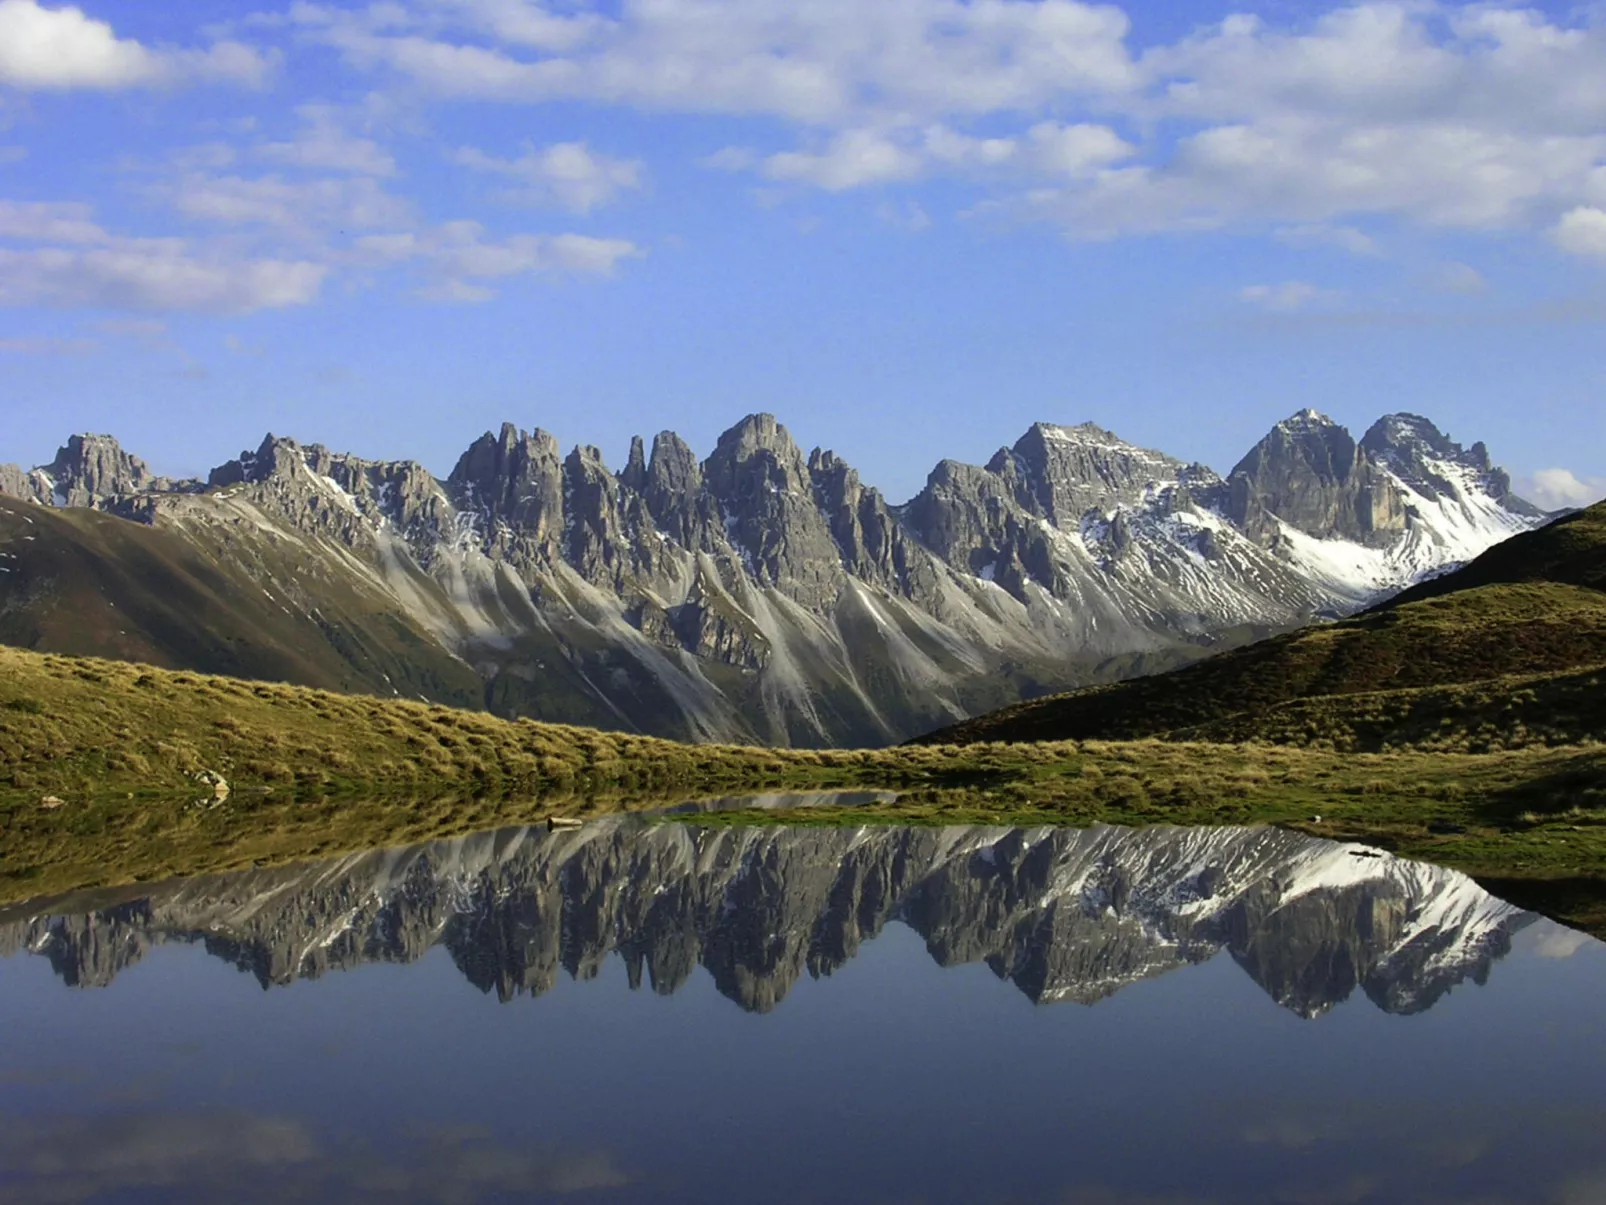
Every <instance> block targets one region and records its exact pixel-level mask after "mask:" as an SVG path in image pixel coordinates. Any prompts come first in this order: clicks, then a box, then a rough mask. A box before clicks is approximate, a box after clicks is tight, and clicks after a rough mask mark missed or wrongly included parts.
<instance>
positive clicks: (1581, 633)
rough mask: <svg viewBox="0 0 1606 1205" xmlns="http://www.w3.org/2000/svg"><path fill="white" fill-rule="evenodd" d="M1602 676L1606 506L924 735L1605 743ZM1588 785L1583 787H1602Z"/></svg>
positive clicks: (1457, 744)
mask: <svg viewBox="0 0 1606 1205" xmlns="http://www.w3.org/2000/svg"><path fill="white" fill-rule="evenodd" d="M1603 671H1606V503H1596V504H1595V505H1594V506H1591V507H1588V508H1586V509H1583V510H1577V511H1573V512H1570V513H1569V514H1566V515H1563V516H1562V517H1560V518H1558V519H1556V520H1555V521H1553V522H1551V523H1549V524H1547V525H1546V526H1544V527H1542V528H1540V529H1538V530H1536V531H1529V532H1523V533H1520V534H1518V535H1515V536H1513V537H1511V538H1510V539H1509V540H1505V541H1503V542H1502V543H1500V544H1498V545H1496V546H1494V547H1492V548H1490V549H1489V550H1488V551H1487V552H1485V553H1484V554H1483V555H1482V556H1479V557H1477V558H1476V559H1474V560H1473V561H1471V562H1470V563H1469V564H1467V565H1464V566H1462V567H1461V568H1459V569H1455V570H1452V571H1450V572H1447V573H1444V574H1442V575H1440V576H1437V577H1434V578H1431V579H1429V580H1427V581H1423V582H1420V583H1418V584H1416V585H1414V586H1412V587H1410V588H1408V589H1406V590H1403V591H1401V592H1400V593H1398V594H1395V595H1394V596H1393V597H1391V598H1389V599H1387V600H1386V601H1385V602H1383V603H1380V604H1378V605H1377V606H1375V607H1373V608H1371V609H1369V610H1368V611H1366V612H1364V613H1362V614H1360V615H1357V616H1353V617H1351V618H1349V619H1345V620H1341V621H1339V622H1337V623H1331V624H1323V625H1319V626H1313V627H1308V628H1304V629H1301V630H1299V631H1296V632H1291V633H1287V634H1285V635H1281V636H1276V637H1273V638H1271V639H1269V640H1264V641H1261V642H1260V643H1258V644H1254V645H1251V646H1249V647H1247V648H1240V649H1232V650H1230V651H1227V652H1224V653H1222V654H1221V655H1220V656H1218V657H1212V658H1210V659H1209V660H1206V661H1203V662H1200V663H1198V664H1195V665H1190V666H1187V667H1185V668H1182V669H1178V670H1174V671H1171V672H1169V673H1162V674H1156V675H1154V676H1152V677H1147V678H1140V679H1134V680H1130V681H1126V682H1120V683H1115V684H1113V685H1108V686H1096V687H1088V688H1085V689H1083V690H1080V691H1073V692H1070V693H1067V694H1063V695H1051V696H1048V697H1046V698H1041V699H1033V700H1030V701H1028V702H1024V703H1018V704H1016V705H1014V706H1012V707H1008V708H1004V709H1001V710H999V711H996V712H992V713H989V714H987V715H984V716H978V717H974V718H972V719H969V720H965V721H962V722H960V723H959V724H956V725H953V726H950V727H948V728H944V729H939V730H937V731H935V732H931V733H927V734H925V735H924V736H922V737H919V738H916V739H917V740H921V741H927V742H931V743H937V744H942V743H960V744H964V743H971V742H976V741H1042V740H1087V739H1104V740H1138V739H1146V738H1155V737H1160V738H1168V739H1180V740H1204V741H1225V742H1230V743H1237V742H1240V741H1249V740H1253V741H1271V742H1274V743H1277V744H1317V743H1321V744H1326V745H1329V746H1336V747H1338V748H1342V749H1348V750H1367V751H1373V752H1376V751H1379V750H1382V749H1386V748H1390V747H1402V746H1406V745H1409V746H1412V747H1414V748H1417V749H1438V750H1447V751H1460V752H1467V751H1472V752H1487V751H1489V750H1491V749H1500V748H1517V747H1521V746H1525V745H1594V744H1595V743H1597V742H1599V740H1600V739H1601V736H1602V734H1603V733H1606V706H1603V701H1602V696H1601V692H1600V681H1601V675H1602V673H1603ZM1587 779H1588V776H1587V775H1586V776H1585V781H1584V782H1583V783H1581V784H1578V785H1580V786H1590V787H1592V788H1593V784H1590V783H1588V781H1587ZM1563 787H1564V784H1562V783H1554V784H1552V794H1554V795H1556V796H1557V797H1560V795H1561V792H1562V790H1563ZM1598 794H1599V792H1598V790H1596V797H1598Z"/></svg>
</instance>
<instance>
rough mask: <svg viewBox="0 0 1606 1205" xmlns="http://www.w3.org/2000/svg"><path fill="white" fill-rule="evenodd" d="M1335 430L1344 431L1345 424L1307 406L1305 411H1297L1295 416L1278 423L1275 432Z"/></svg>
mask: <svg viewBox="0 0 1606 1205" xmlns="http://www.w3.org/2000/svg"><path fill="white" fill-rule="evenodd" d="M1333 429H1337V430H1340V431H1342V430H1343V429H1344V427H1343V424H1341V423H1339V422H1338V421H1337V420H1336V419H1333V418H1330V417H1328V416H1327V415H1325V414H1323V413H1322V412H1321V411H1320V410H1316V409H1314V408H1312V407H1310V406H1306V407H1305V408H1304V409H1303V410H1299V411H1296V412H1295V413H1293V414H1290V415H1289V416H1288V417H1287V418H1285V419H1283V421H1282V422H1280V423H1278V424H1277V426H1276V427H1275V428H1274V430H1278V431H1310V430H1333Z"/></svg>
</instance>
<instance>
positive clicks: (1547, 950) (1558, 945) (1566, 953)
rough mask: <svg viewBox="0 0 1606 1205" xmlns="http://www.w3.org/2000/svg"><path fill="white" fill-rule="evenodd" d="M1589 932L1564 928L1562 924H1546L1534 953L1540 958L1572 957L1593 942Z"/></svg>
mask: <svg viewBox="0 0 1606 1205" xmlns="http://www.w3.org/2000/svg"><path fill="white" fill-rule="evenodd" d="M1593 940H1594V939H1593V938H1591V937H1590V936H1589V934H1587V933H1580V932H1578V931H1577V930H1576V929H1564V928H1562V927H1561V926H1560V925H1546V926H1545V931H1544V933H1543V935H1542V936H1541V937H1540V938H1539V940H1538V941H1537V942H1535V943H1534V953H1535V954H1537V955H1538V956H1539V957H1540V958H1550V959H1555V960H1561V959H1566V958H1571V957H1572V956H1573V955H1574V954H1576V953H1578V951H1579V950H1582V949H1583V948H1584V947H1585V946H1588V945H1591V944H1592V943H1593Z"/></svg>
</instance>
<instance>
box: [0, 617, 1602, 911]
mask: <svg viewBox="0 0 1606 1205" xmlns="http://www.w3.org/2000/svg"><path fill="white" fill-rule="evenodd" d="M208 771H210V772H215V773H217V774H221V775H222V776H223V777H225V778H226V779H227V780H228V781H229V783H230V784H231V786H232V788H233V789H232V792H231V793H230V794H229V796H228V797H227V798H226V799H225V800H223V801H222V802H221V803H220V802H218V801H217V800H216V798H215V792H214V790H213V788H212V787H211V786H210V785H209V784H207V783H204V782H201V781H198V780H197V778H196V777H195V776H196V775H198V774H202V773H204V772H208ZM833 787H842V788H848V787H879V788H888V789H893V790H896V791H899V792H901V795H900V797H899V799H898V800H897V802H896V803H893V804H887V805H881V806H878V807H874V808H870V809H867V810H864V811H861V812H854V813H841V812H834V811H823V812H822V811H820V810H813V811H804V812H800V813H798V814H796V815H795V816H791V817H784V816H777V815H776V814H775V813H773V812H770V813H765V814H764V816H763V821H764V822H765V823H774V822H775V821H776V820H778V819H789V820H791V821H793V822H803V823H822V822H824V823H988V824H1020V825H1030V824H1045V823H1047V824H1075V825H1087V824H1092V823H1097V822H1109V823H1126V824H1151V823H1174V824H1243V823H1255V822H1266V823H1277V824H1283V825H1287V826H1290V827H1294V828H1298V829H1301V830H1303V831H1307V832H1311V833H1316V834H1319V835H1322V836H1328V837H1340V838H1355V839H1361V840H1367V841H1370V842H1372V843H1374V844H1380V845H1384V846H1387V847H1390V848H1394V849H1397V850H1399V851H1400V852H1402V853H1406V854H1409V855H1412V856H1417V857H1426V858H1429V859H1432V860H1435V861H1439V862H1442V863H1444V864H1446V865H1451V866H1456V867H1459V868H1461V869H1464V870H1468V871H1470V872H1473V873H1477V874H1480V875H1484V876H1489V877H1495V878H1500V879H1501V880H1502V881H1505V880H1508V879H1509V880H1511V881H1512V882H1520V883H1522V884H1527V887H1526V888H1524V890H1531V891H1534V892H1540V893H1542V891H1543V890H1547V889H1548V888H1543V887H1542V886H1536V884H1543V883H1555V882H1562V883H1564V884H1573V885H1574V887H1576V890H1574V888H1573V887H1569V888H1568V889H1569V890H1570V891H1573V895H1572V896H1570V897H1569V898H1570V899H1572V901H1573V902H1571V903H1569V904H1568V905H1567V908H1568V909H1570V911H1565V912H1558V915H1563V916H1565V917H1567V918H1569V919H1572V920H1580V919H1581V918H1582V919H1586V920H1587V918H1588V917H1589V916H1590V915H1591V913H1590V911H1589V910H1590V909H1591V908H1595V907H1597V906H1598V902H1599V900H1600V899H1601V898H1602V891H1601V888H1600V884H1601V883H1603V882H1606V749H1603V748H1601V747H1600V746H1591V747H1585V748H1566V749H1547V748H1540V747H1534V748H1529V749H1520V750H1508V751H1504V752H1496V753H1488V754H1482V755H1472V754H1464V753H1425V752H1420V751H1401V752H1394V753H1388V754H1376V755H1367V754H1344V753H1337V752H1332V751H1327V750H1317V749H1300V748H1279V747H1273V746H1266V745H1261V746H1244V745H1229V744H1198V743H1194V744H1186V743H1168V742H1160V741H1140V742H1133V743H1128V744H1112V743H1105V742H1080V743H1076V742H1063V743H1050V744H1040V745H999V744H976V745H969V746H957V745H950V746H924V747H918V748H903V749H882V750H861V751H854V750H834V751H825V752H820V751H799V750H774V749H764V748H758V747H732V746H706V745H704V746H696V745H682V744H676V743H673V742H668V741H660V740H654V739H651V738H645V737H637V736H630V735H626V734H621V733H607V732H599V731H594V730H590V729H582V728H569V727H562V726H557V725H547V724H538V723H535V722H532V721H528V720H524V721H505V720H499V719H496V718H494V717H492V716H489V715H486V714H484V713H479V712H471V711H460V710H454V709H451V708H446V707H440V706H428V705H425V704H421V703H410V702H405V701H401V700H381V699H376V698H369V697H363V696H351V695H341V694H335V693H331V692H326V691H317V690H309V689H304V688H299V687H290V686H276V685H267V684H262V683H252V682H245V681H238V680H233V679H227V678H216V677H208V676H204V675H198V674H192V673H182V672H181V673H174V672H170V671H165V670H161V669H157V668H152V667H141V666H135V665H127V664H123V663H119V662H110V661H100V660H91V659H80V658H73V657H63V656H51V655H40V654H35V653H29V652H24V651H20V650H15V649H0V900H11V899H20V898H25V897H30V896H35V895H41V894H46V893H49V892H54V891H63V890H69V889H74V888H78V887H90V886H100V885H109V884H115V883H122V882H129V881H132V880H149V879H154V878H160V877H166V876H172V875H178V874H189V873H199V872H202V871H212V870H223V869H229V868H233V867H240V866H249V865H252V864H254V863H258V862H272V861H282V860H287V859H293V858H302V857H311V856H315V855H321V854H328V853H334V852H340V851H346V850H354V849H362V848H369V847H373V846H378V845H391V844H398V843H404V842H410V841H417V840H424V839H428V838H431V837H435V836H442V835H448V834H453V833H462V832H468V831H473V830H476V829H484V828H491V827H496V826H498V825H503V824H511V823H522V822H533V821H539V820H541V819H542V818H544V817H547V816H550V815H552V814H553V813H562V814H565V815H570V816H578V815H586V814H595V813H598V812H602V811H606V810H615V809H619V808H632V807H647V806H651V807H661V806H664V805H665V804H668V803H673V802H678V801H681V800H685V799H692V798H698V797H707V796H709V795H716V794H732V793H746V792H755V791H766V790H782V789H794V790H795V789H811V788H812V789H827V788H833ZM744 818H745V817H743V816H742V815H740V814H737V815H734V816H729V817H721V818H720V821H719V822H731V821H736V820H741V819H744ZM1592 885H1593V886H1592ZM1511 890H1513V891H1514V890H1516V889H1515V888H1512V889H1511ZM1537 898H1538V897H1537V896H1531V897H1529V902H1534V901H1535V900H1536V899H1537Z"/></svg>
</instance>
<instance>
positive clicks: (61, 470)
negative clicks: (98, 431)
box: [31, 435, 158, 506]
mask: <svg viewBox="0 0 1606 1205" xmlns="http://www.w3.org/2000/svg"><path fill="white" fill-rule="evenodd" d="M31 477H32V479H33V489H34V491H35V493H36V494H37V495H40V496H39V501H41V502H46V503H50V504H53V505H55V506H100V505H103V504H104V503H106V502H108V501H110V500H112V499H115V498H120V497H126V496H127V495H129V494H138V493H142V492H144V491H145V490H148V489H150V488H151V487H152V486H154V485H155V484H156V482H157V480H158V478H157V477H156V474H154V473H152V472H151V470H150V467H149V466H148V465H147V464H146V463H145V462H144V461H143V460H141V459H140V458H139V457H137V456H132V455H130V454H129V453H127V452H125V451H124V450H123V447H122V445H121V444H119V443H118V442H117V441H116V440H115V439H113V438H112V437H111V436H110V435H74V436H71V437H70V438H69V439H68V440H67V442H66V444H65V445H63V446H62V447H61V448H60V449H58V450H57V452H56V458H55V460H53V461H51V462H50V463H49V464H48V465H45V466H44V467H43V468H40V469H35V470H34V472H33V473H32V474H31Z"/></svg>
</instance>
